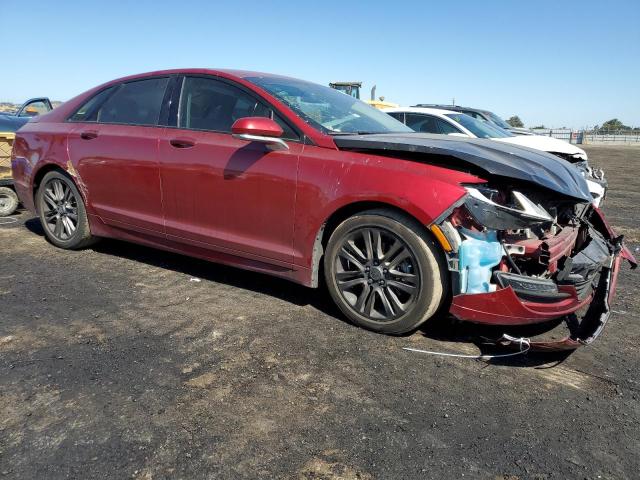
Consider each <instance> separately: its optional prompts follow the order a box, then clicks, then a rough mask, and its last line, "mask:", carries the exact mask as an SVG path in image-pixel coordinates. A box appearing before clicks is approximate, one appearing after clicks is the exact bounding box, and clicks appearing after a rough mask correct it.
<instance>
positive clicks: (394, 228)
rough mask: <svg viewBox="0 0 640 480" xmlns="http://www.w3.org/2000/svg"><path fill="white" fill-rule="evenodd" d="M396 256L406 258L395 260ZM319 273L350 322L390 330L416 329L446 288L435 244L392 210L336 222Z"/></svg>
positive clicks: (442, 261)
mask: <svg viewBox="0 0 640 480" xmlns="http://www.w3.org/2000/svg"><path fill="white" fill-rule="evenodd" d="M367 232H370V233H367ZM360 237H362V239H361V241H360V240H358V239H359V238H360ZM367 238H368V240H367ZM398 242H399V243H400V247H398ZM343 247H346V249H343ZM354 247H355V249H354ZM385 248H386V252H385V251H384V250H385ZM398 248H402V250H400V253H397V254H395V256H394V249H398ZM358 251H359V252H360V253H359V254H358V253H356V252H358ZM369 252H373V256H370V255H369ZM403 256H405V257H403ZM400 257H403V258H406V259H405V260H402V261H401V263H400V264H397V260H398V259H399V258H400ZM363 259H365V260H366V263H365V262H363ZM354 262H355V263H354ZM414 264H415V265H414ZM345 265H346V266H345ZM367 265H368V268H367ZM361 267H363V268H364V270H363V269H362V268H361ZM324 272H325V281H326V284H327V288H328V290H329V293H330V295H331V297H332V298H333V300H334V302H335V303H336V305H337V306H338V307H339V308H340V310H341V311H342V312H343V313H344V314H345V315H346V317H347V318H348V319H349V320H350V321H351V322H352V323H354V324H356V325H358V326H361V327H364V328H366V329H369V330H373V331H376V332H380V333H385V334H391V335H400V334H404V333H407V332H411V331H413V330H415V329H416V328H418V327H419V326H420V325H421V324H422V323H423V322H425V321H426V320H428V319H429V318H430V317H432V316H433V315H434V314H435V313H436V311H437V310H438V308H439V307H440V305H441V303H442V301H443V300H444V299H445V298H446V297H447V294H448V291H449V279H448V269H447V266H446V260H445V258H444V253H443V252H442V250H441V248H440V247H439V245H437V244H436V243H435V242H434V240H433V239H432V238H431V235H430V234H429V232H428V231H427V229H426V228H425V227H424V226H422V225H421V224H419V223H418V222H416V221H415V220H414V219H412V218H411V217H409V216H407V215H403V214H401V213H398V212H395V211H393V210H386V209H379V210H369V211H365V212H362V213H358V214H356V215H354V216H352V217H350V218H348V219H346V220H344V221H343V222H342V223H341V224H340V225H338V226H337V227H336V229H335V230H334V231H333V233H332V234H331V237H330V238H329V242H328V244H327V248H326V252H325V255H324ZM351 278H353V280H351ZM347 285H350V286H349V287H346V286H347ZM413 287H415V288H413ZM350 289H352V290H350ZM371 296H373V299H371ZM363 297H365V299H364V300H363ZM383 297H385V298H386V300H384V298H383ZM380 310H384V312H381V311H380Z"/></svg>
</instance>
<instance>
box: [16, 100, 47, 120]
mask: <svg viewBox="0 0 640 480" xmlns="http://www.w3.org/2000/svg"><path fill="white" fill-rule="evenodd" d="M48 111H49V106H48V105H47V104H46V103H44V102H43V101H41V100H38V101H35V102H31V103H30V104H29V105H27V106H26V107H25V108H24V110H22V112H20V116H21V117H37V116H38V115H42V114H43V113H47V112H48Z"/></svg>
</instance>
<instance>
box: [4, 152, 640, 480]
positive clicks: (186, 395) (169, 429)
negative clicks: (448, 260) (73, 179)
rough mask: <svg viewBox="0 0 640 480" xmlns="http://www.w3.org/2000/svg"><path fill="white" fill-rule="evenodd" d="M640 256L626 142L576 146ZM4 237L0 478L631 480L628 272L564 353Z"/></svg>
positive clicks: (19, 231)
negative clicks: (592, 328) (363, 318)
mask: <svg viewBox="0 0 640 480" xmlns="http://www.w3.org/2000/svg"><path fill="white" fill-rule="evenodd" d="M588 152H589V155H590V156H591V158H592V162H593V163H595V164H598V165H599V166H601V167H603V168H605V169H606V173H607V176H608V179H609V182H610V185H611V192H610V194H609V198H608V199H607V202H606V208H605V210H606V213H607V215H608V217H609V219H610V220H611V222H612V223H613V224H614V225H615V227H617V229H618V230H619V232H620V233H624V234H625V236H626V238H627V241H628V245H629V246H630V247H631V248H632V250H636V249H638V247H639V246H640V227H639V226H638V225H639V224H640V208H639V207H638V205H639V204H640V176H639V175H638V166H639V165H640V148H631V147H627V148H625V147H606V148H605V147H590V148H588ZM14 218H16V219H17V222H16V223H14V224H11V225H0V260H1V266H2V268H1V270H0V307H1V308H0V478H21V479H58V478H78V479H87V478H117V479H123V478H136V479H162V478H210V479H213V478H216V479H218V478H221V479H224V478H230V479H237V478H261V479H266V478H291V479H330V478H331V479H378V478H382V479H390V478H397V479H400V478H402V479H408V478H435V479H440V478H456V479H458V478H462V477H464V478H480V479H510V480H511V479H529V478H531V479H547V478H558V479H567V478H580V479H583V478H587V479H598V478H603V479H624V478H638V471H639V468H640V459H639V452H640V402H639V397H640V355H639V354H638V341H639V339H640V323H639V318H638V317H639V315H638V314H639V312H640V294H639V290H640V273H638V272H631V271H630V270H629V269H628V268H627V267H626V266H625V268H624V269H623V271H622V272H621V277H620V282H619V289H618V294H617V298H616V300H615V305H614V307H613V308H614V312H615V313H614V315H613V316H612V318H611V321H610V324H609V326H608V327H607V329H606V330H605V332H604V334H603V336H602V337H601V338H600V339H599V340H598V341H597V342H596V343H594V344H593V345H592V346H590V347H587V348H583V349H581V350H579V351H577V352H575V353H574V354H572V355H569V356H567V357H566V358H565V357H548V356H547V357H545V356H535V355H529V356H527V357H526V358H524V357H514V358H512V359H508V360H507V361H502V362H498V361H494V362H493V363H488V362H484V361H476V360H468V359H459V358H445V357H435V356H429V355H425V354H420V353H413V352H408V351H405V350H402V347H404V346H411V347H416V348H422V349H427V350H439V351H446V352H455V353H466V354H468V353H478V352H480V350H479V348H478V345H477V343H476V342H479V340H478V337H479V336H482V335H487V336H494V335H495V333H496V332H493V331H489V330H487V329H482V328H475V327H471V326H468V325H464V324H459V323H456V322H454V321H452V320H450V319H444V320H441V321H438V322H434V323H430V324H428V325H427V326H426V327H425V328H423V329H422V330H421V331H419V332H416V333H415V334H413V335H411V336H408V337H395V338H394V337H387V336H382V335H377V334H374V333H371V332H367V331H364V330H361V329H358V328H356V327H353V326H351V325H349V324H348V323H346V322H345V321H344V320H342V317H341V316H340V315H339V314H338V313H337V312H336V311H335V309H334V308H333V307H332V306H331V303H330V301H329V300H328V299H327V295H326V293H323V292H318V291H314V290H308V289H305V288H303V287H299V286H296V285H293V284H290V283H287V282H285V281H280V280H276V279H273V278H270V277H266V276H262V275H259V274H255V273H248V272H244V271H240V270H236V269H232V268H226V267H221V266H217V265H214V264H207V263H205V262H201V261H198V260H194V259H190V258H186V257H182V256H179V255H173V254H168V253H164V252H159V251H155V250H152V249H148V248H143V247H138V246H134V245H129V244H125V243H121V242H116V241H103V242H101V243H100V244H98V245H96V246H95V248H93V249H89V250H85V251H80V252H68V251H63V250H59V249H56V248H54V247H53V246H51V245H50V244H49V243H47V242H46V241H45V239H44V237H43V234H42V230H41V228H40V225H39V223H38V221H37V220H36V219H34V218H32V217H31V216H30V215H29V214H27V213H22V214H20V215H18V216H16V217H14Z"/></svg>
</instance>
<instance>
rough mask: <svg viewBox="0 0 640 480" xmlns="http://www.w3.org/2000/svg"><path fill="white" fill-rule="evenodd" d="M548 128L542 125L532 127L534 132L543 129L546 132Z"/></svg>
mask: <svg viewBox="0 0 640 480" xmlns="http://www.w3.org/2000/svg"><path fill="white" fill-rule="evenodd" d="M546 128H547V127H545V126H544V124H542V125H538V126H537V127H532V130H537V129H542V130H545V129H546Z"/></svg>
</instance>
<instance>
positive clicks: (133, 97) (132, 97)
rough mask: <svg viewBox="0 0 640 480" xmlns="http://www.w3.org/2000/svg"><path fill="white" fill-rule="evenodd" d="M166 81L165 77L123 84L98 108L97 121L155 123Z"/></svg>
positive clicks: (138, 123)
mask: <svg viewBox="0 0 640 480" xmlns="http://www.w3.org/2000/svg"><path fill="white" fill-rule="evenodd" d="M168 82H169V78H167V77H165V78H149V79H147V80H136V81H133V82H128V83H125V84H123V85H122V86H121V87H120V88H119V89H118V90H117V91H116V92H115V93H114V94H113V95H112V96H111V97H109V99H107V101H106V102H105V103H104V105H102V107H100V110H98V117H97V120H98V122H100V123H123V124H126V125H157V124H158V119H159V117H160V109H161V108H162V99H163V98H164V92H165V89H166V88H167V84H168Z"/></svg>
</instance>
